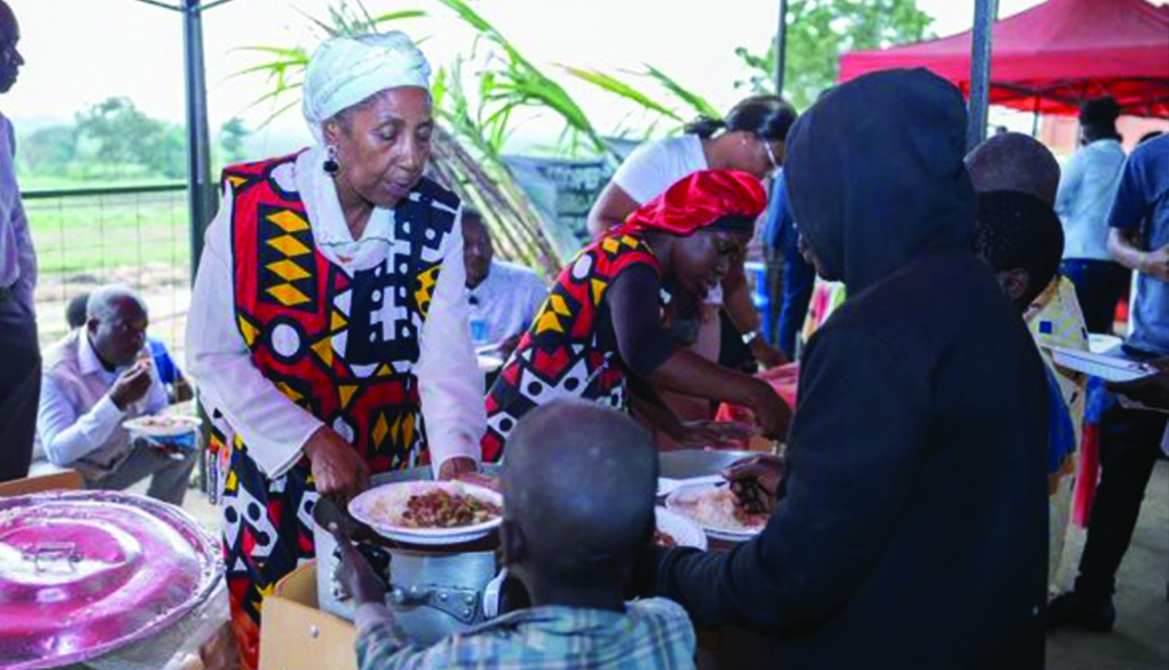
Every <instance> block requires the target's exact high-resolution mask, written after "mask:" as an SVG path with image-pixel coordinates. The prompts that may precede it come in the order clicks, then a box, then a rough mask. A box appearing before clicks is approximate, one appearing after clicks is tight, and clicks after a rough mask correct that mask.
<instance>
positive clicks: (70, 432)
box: [37, 286, 195, 505]
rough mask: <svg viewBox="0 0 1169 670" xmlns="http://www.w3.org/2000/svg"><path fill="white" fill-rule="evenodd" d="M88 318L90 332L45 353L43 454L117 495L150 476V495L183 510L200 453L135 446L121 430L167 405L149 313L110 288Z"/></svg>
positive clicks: (95, 297)
mask: <svg viewBox="0 0 1169 670" xmlns="http://www.w3.org/2000/svg"><path fill="white" fill-rule="evenodd" d="M86 311H87V321H86V324H85V327H84V328H78V329H76V330H73V331H71V332H70V333H69V334H68V335H66V336H65V337H64V339H62V340H61V341H60V342H58V343H57V344H56V345H54V346H53V347H52V348H51V349H49V351H48V352H46V354H45V369H44V378H43V379H42V382H41V398H40V411H39V412H38V421H37V428H38V430H39V431H40V437H41V442H42V443H43V444H44V447H45V453H46V454H47V455H48V457H49V460H50V461H51V462H52V463H53V464H54V465H58V466H61V467H70V468H74V469H76V470H78V471H79V472H80V473H81V474H82V476H83V477H85V483H86V485H87V486H88V487H89V488H95V489H110V490H119V489H124V488H126V487H128V486H131V485H132V484H134V483H135V482H137V481H139V480H141V479H143V478H145V477H148V476H149V477H151V481H150V489H149V490H148V492H147V495H149V496H151V497H152V498H157V499H158V500H162V501H165V502H169V503H173V504H175V505H181V504H182V502H183V496H184V494H185V493H186V491H187V482H188V480H189V478H190V475H191V468H192V467H194V465H195V456H194V454H195V452H194V451H193V450H191V451H189V452H186V454H187V455H186V456H181V455H180V454H182V453H183V452H177V451H169V450H164V449H161V448H159V447H158V446H156V445H151V444H149V443H147V442H146V441H144V440H140V439H135V440H132V439H131V438H132V435H131V433H130V432H129V431H128V430H126V429H125V428H124V427H123V426H122V424H123V423H124V422H125V421H126V420H127V419H132V418H134V417H138V416H145V415H150V414H156V413H158V412H159V411H161V410H162V409H163V408H165V407H166V406H167V402H168V400H167V394H166V389H165V388H164V387H163V385H162V382H161V381H159V379H158V373H157V372H155V370H154V366H153V365H151V362H150V350H149V349H148V348H147V347H146V327H147V324H148V322H149V319H148V317H147V313H146V307H145V305H143V304H142V301H141V299H139V298H138V296H137V295H135V294H134V293H133V292H132V291H130V290H129V289H127V288H125V287H122V286H105V287H103V288H100V289H98V290H97V291H94V293H93V294H92V295H91V296H90V298H89V304H88V307H87V310H86ZM176 456H178V457H176Z"/></svg>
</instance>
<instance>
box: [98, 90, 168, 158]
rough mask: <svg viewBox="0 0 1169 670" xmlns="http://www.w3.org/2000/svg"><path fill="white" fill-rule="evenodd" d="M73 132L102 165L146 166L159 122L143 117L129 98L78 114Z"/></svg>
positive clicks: (155, 139) (159, 126) (112, 101)
mask: <svg viewBox="0 0 1169 670" xmlns="http://www.w3.org/2000/svg"><path fill="white" fill-rule="evenodd" d="M77 132H78V135H79V136H80V137H82V138H83V139H85V140H89V141H90V142H92V143H93V145H94V147H95V148H94V155H95V157H96V158H97V159H98V160H100V161H102V162H105V163H109V164H113V165H125V164H133V163H137V164H146V163H147V162H148V161H147V157H148V155H149V152H150V147H151V145H152V144H153V143H155V142H156V141H157V139H158V135H159V134H160V133H161V132H162V123H161V122H160V121H156V120H154V119H151V118H150V117H148V116H146V114H145V113H144V112H142V111H141V110H139V109H138V108H137V107H135V106H134V103H133V102H132V101H131V100H130V99H129V98H124V97H115V98H107V99H106V100H104V101H102V102H99V103H97V104H96V105H94V106H92V107H90V108H89V109H88V110H86V111H84V112H80V113H78V114H77Z"/></svg>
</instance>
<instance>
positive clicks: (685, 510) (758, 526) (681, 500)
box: [666, 483, 768, 542]
mask: <svg viewBox="0 0 1169 670" xmlns="http://www.w3.org/2000/svg"><path fill="white" fill-rule="evenodd" d="M666 508H667V509H668V510H670V511H672V512H677V513H678V514H681V515H682V516H684V517H686V518H687V519H689V520H691V521H693V522H694V523H696V524H698V526H699V527H700V528H702V530H704V531H705V532H706V534H707V535H708V536H709V537H712V538H714V539H717V540H730V541H732V542H743V541H745V540H749V539H751V538H752V537H754V536H755V535H757V534H758V533H759V531H761V530H763V527H764V526H766V525H767V517H768V515H767V514H747V513H746V512H744V511H743V510H742V509H740V508H739V507H736V506H735V494H734V493H733V492H731V489H730V487H729V486H727V485H726V484H709V483H706V484H691V485H688V486H682V487H679V488H677V489H675V490H674V492H673V493H671V494H670V495H669V496H667V497H666Z"/></svg>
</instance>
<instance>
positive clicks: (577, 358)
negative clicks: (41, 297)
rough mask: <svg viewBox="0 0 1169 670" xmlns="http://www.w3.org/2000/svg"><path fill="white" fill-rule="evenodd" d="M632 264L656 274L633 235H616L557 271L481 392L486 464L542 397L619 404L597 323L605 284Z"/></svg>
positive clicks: (617, 382) (619, 379) (617, 372)
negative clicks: (529, 323)
mask: <svg viewBox="0 0 1169 670" xmlns="http://www.w3.org/2000/svg"><path fill="white" fill-rule="evenodd" d="M636 266H647V267H649V268H651V269H652V270H653V271H654V273H655V274H657V275H659V276H660V275H661V267H660V266H659V264H658V261H657V258H656V257H655V256H654V255H653V251H652V250H651V249H650V248H649V246H648V245H647V244H646V242H645V241H644V240H643V239H642V238H641V237H640V236H637V235H619V236H611V237H606V238H604V239H602V240H599V241H597V242H594V243H593V244H591V245H589V246H587V247H585V248H584V249H583V250H581V252H580V253H579V254H578V255H577V256H576V258H575V259H573V261H572V262H571V263H570V264H569V265H568V267H566V268H565V269H564V270H563V271H562V272H561V273H560V276H559V277H558V278H557V280H556V284H555V285H554V286H553V287H552V290H551V292H550V293H549V294H548V298H547V299H546V300H545V301H544V305H543V306H542V307H541V308H540V311H539V312H538V313H537V314H536V318H535V321H534V322H533V323H532V327H531V329H530V330H529V331H528V332H527V333H526V334H525V335H524V337H523V339H521V340H520V344H519V347H517V348H516V351H515V353H513V354H512V357H511V358H510V359H509V360H508V362H507V364H506V365H505V366H504V368H503V370H502V371H500V373H499V377H498V379H496V381H495V383H494V384H493V385H492V386H491V390H490V391H489V392H488V394H487V433H486V434H485V435H484V436H483V440H482V447H483V460H484V461H485V462H487V461H497V460H499V458H500V457H501V456H502V455H503V449H504V445H505V443H506V442H507V436H508V435H509V434H510V433H511V431H512V430H513V429H514V428H515V424H516V421H518V420H519V419H520V417H522V416H523V415H524V414H526V413H528V412H529V411H531V410H532V409H534V408H536V407H538V406H540V405H542V404H544V403H547V402H550V401H552V400H555V399H557V398H586V399H589V400H595V401H597V402H599V403H602V404H606V405H609V406H610V407H614V408H617V409H624V408H625V401H626V393H625V379H626V374H627V371H626V368H625V364H624V362H623V361H622V360H621V356H620V354H619V353H618V352H617V350H616V348H615V346H614V345H606V344H605V343H604V342H602V341H601V340H600V338H599V337H598V328H597V327H598V325H599V324H598V316H599V315H600V313H601V312H602V310H603V307H604V301H605V294H606V292H607V291H608V289H609V285H610V284H611V283H612V282H613V280H614V279H616V278H617V276H618V275H620V274H621V273H622V272H624V271H626V270H628V269H630V268H632V267H636Z"/></svg>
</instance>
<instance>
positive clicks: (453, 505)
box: [349, 481, 503, 545]
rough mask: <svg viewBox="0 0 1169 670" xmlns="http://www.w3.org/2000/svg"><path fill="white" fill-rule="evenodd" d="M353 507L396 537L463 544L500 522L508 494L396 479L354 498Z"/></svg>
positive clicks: (366, 521) (359, 515)
mask: <svg viewBox="0 0 1169 670" xmlns="http://www.w3.org/2000/svg"><path fill="white" fill-rule="evenodd" d="M349 513H350V514H352V515H353V518H355V519H357V520H358V521H360V522H362V523H364V524H366V525H368V526H369V527H370V528H373V529H374V530H375V531H377V532H378V533H379V534H381V535H383V536H384V537H388V538H390V539H391V540H398V541H400V542H409V543H411V544H428V545H436V544H459V543H462V542H471V541H473V540H477V539H479V538H481V537H485V536H487V535H489V534H490V533H491V532H492V531H494V530H495V529H496V528H497V527H499V524H500V523H501V522H502V520H503V496H501V495H500V494H498V493H496V492H495V491H492V490H490V489H487V488H483V487H481V486H475V485H473V484H467V483H464V482H435V481H414V482H394V483H391V484H385V485H382V486H378V487H377V488H372V489H370V490H368V491H366V492H365V493H362V494H361V495H359V496H357V497H356V498H354V499H353V500H352V501H350V503H349Z"/></svg>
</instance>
